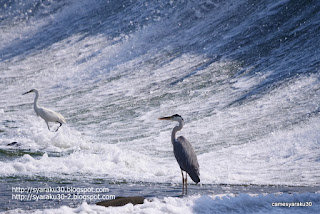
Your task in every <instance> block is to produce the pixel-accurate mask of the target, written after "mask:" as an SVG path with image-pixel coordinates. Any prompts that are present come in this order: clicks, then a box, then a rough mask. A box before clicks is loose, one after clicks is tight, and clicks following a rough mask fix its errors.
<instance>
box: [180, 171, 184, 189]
mask: <svg viewBox="0 0 320 214" xmlns="http://www.w3.org/2000/svg"><path fill="white" fill-rule="evenodd" d="M181 175H182V195H184V177H183V172H182V170H181Z"/></svg>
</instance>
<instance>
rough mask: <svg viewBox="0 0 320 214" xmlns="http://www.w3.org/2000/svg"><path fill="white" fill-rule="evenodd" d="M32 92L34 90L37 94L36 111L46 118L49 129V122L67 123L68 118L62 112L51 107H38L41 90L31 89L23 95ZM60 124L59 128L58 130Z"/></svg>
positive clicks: (38, 114)
mask: <svg viewBox="0 0 320 214" xmlns="http://www.w3.org/2000/svg"><path fill="white" fill-rule="evenodd" d="M31 92H34V93H35V94H36V96H35V98H34V103H33V108H34V111H35V112H36V114H37V116H40V117H41V118H42V119H44V121H45V122H46V124H47V126H48V129H49V131H51V130H50V128H49V124H48V123H49V122H56V123H59V124H60V126H62V124H63V123H66V120H65V119H64V117H63V116H62V115H61V114H59V113H57V112H55V111H52V110H51V109H47V108H43V107H38V104H37V102H38V98H39V92H38V90H37V89H31V90H30V91H28V92H26V93H23V94H22V95H25V94H28V93H31ZM60 126H59V127H58V128H57V130H56V131H58V129H59V128H60Z"/></svg>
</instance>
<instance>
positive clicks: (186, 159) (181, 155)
mask: <svg viewBox="0 0 320 214" xmlns="http://www.w3.org/2000/svg"><path fill="white" fill-rule="evenodd" d="M159 120H172V121H177V122H178V123H179V125H178V126H175V127H174V128H173V130H172V134H171V142H172V145H173V153H174V156H175V157H176V159H177V162H178V164H179V166H180V169H181V175H182V195H183V194H184V186H185V188H186V194H187V177H188V175H187V174H189V176H190V177H191V179H192V180H193V181H194V182H195V183H199V182H200V178H199V176H200V172H199V163H198V160H197V156H196V153H195V152H194V149H193V147H192V145H191V143H190V142H189V141H188V140H187V139H186V138H185V137H183V136H180V137H178V138H177V139H176V133H177V131H180V130H181V129H182V127H183V125H184V121H183V118H182V117H181V116H180V115H178V114H175V115H172V116H170V117H161V118H159ZM183 171H185V172H186V177H185V178H184V175H183Z"/></svg>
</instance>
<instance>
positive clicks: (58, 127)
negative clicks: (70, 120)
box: [56, 121, 62, 132]
mask: <svg viewBox="0 0 320 214" xmlns="http://www.w3.org/2000/svg"><path fill="white" fill-rule="evenodd" d="M57 123H60V122H58V121H57ZM61 126H62V123H60V126H59V127H58V128H57V130H56V132H57V131H58V129H59V128H60V127H61Z"/></svg>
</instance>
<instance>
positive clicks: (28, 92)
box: [22, 90, 32, 95]
mask: <svg viewBox="0 0 320 214" xmlns="http://www.w3.org/2000/svg"><path fill="white" fill-rule="evenodd" d="M30 92H32V90H31V91H27V92H26V93H23V94H22V95H25V94H28V93H30Z"/></svg>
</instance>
